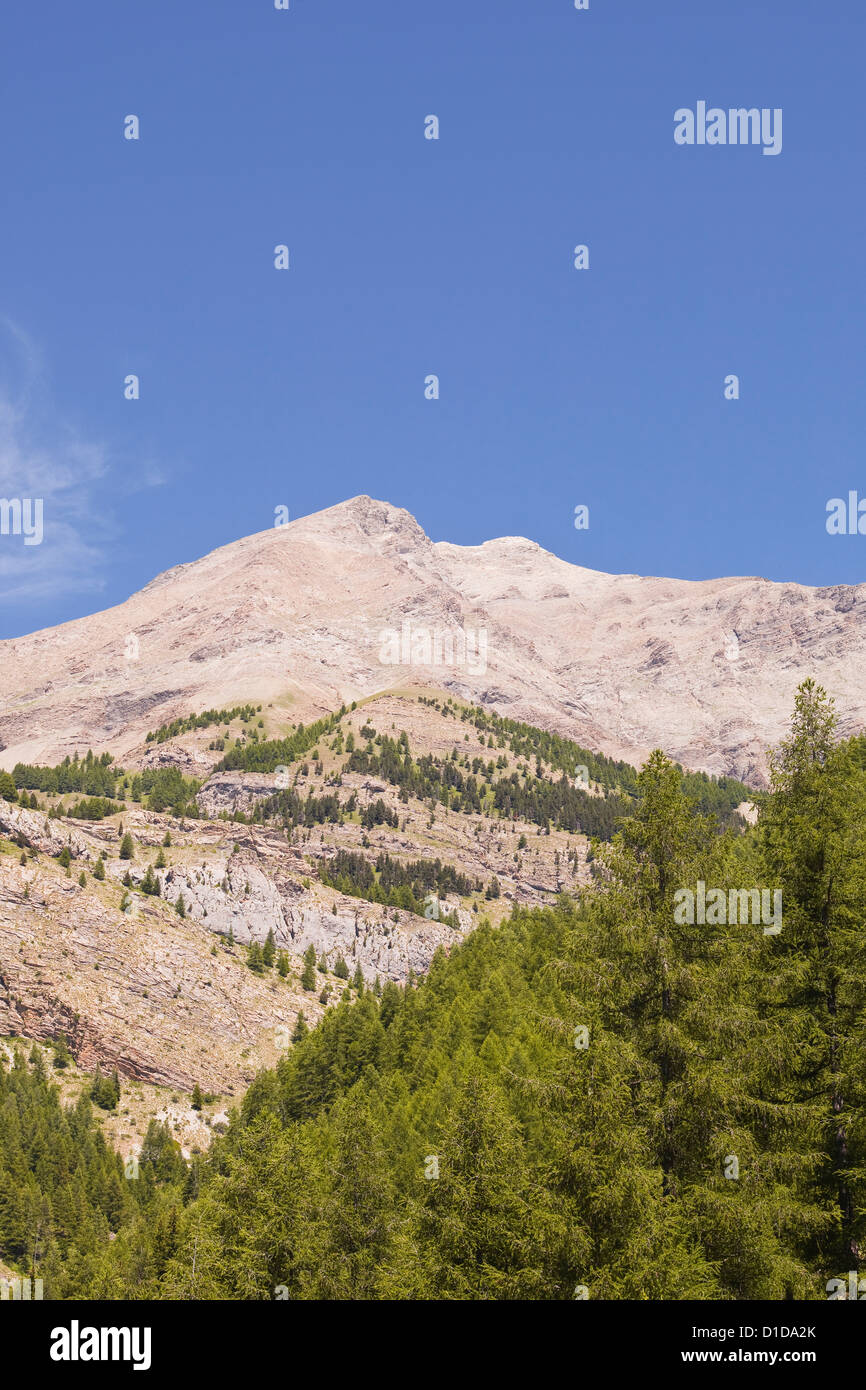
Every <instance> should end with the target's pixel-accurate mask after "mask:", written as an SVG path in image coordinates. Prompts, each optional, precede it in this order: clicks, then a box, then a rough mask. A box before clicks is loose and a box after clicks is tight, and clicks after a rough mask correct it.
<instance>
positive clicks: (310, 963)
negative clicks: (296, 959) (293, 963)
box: [301, 945, 316, 990]
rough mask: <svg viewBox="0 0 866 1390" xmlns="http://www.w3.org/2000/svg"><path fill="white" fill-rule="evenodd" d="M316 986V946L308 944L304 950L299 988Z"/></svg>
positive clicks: (307, 988) (308, 988)
mask: <svg viewBox="0 0 866 1390" xmlns="http://www.w3.org/2000/svg"><path fill="white" fill-rule="evenodd" d="M315 988H316V948H315V946H312V945H310V946H308V947H307V949H306V951H305V952H304V969H303V973H302V974H301V989H306V990H312V989H315Z"/></svg>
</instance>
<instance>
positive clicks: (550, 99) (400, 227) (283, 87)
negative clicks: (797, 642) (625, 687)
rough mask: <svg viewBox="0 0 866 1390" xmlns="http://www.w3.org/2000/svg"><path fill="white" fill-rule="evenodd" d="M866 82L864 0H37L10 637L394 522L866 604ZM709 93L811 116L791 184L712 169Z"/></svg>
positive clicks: (6, 49) (787, 132)
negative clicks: (688, 134) (219, 549)
mask: <svg viewBox="0 0 866 1390" xmlns="http://www.w3.org/2000/svg"><path fill="white" fill-rule="evenodd" d="M864 60H866V5H864V4H863V0H840V2H839V3H837V4H823V5H822V4H820V3H818V0H725V3H724V4H717V3H710V0H590V9H589V11H588V12H578V11H575V9H574V7H573V0H429V3H427V2H426V0H362V2H361V3H359V0H291V9H290V10H289V11H288V12H281V11H276V10H275V9H274V8H273V3H272V0H147V3H118V0H79V3H75V4H71V3H66V0H47V3H31V4H16V5H14V6H13V5H7V6H5V7H4V12H3V15H2V18H0V131H2V139H0V146H2V156H0V158H2V178H3V196H2V217H0V287H2V291H0V497H2V496H6V497H11V496H23V497H27V496H31V495H32V496H36V495H41V496H44V498H45V504H44V505H45V521H44V526H45V538H44V540H43V543H42V545H41V546H31V547H27V548H25V547H24V545H23V540H22V538H21V537H20V536H19V537H12V536H0V635H2V636H11V635H15V634H18V633H22V632H26V631H29V630H31V629H33V628H35V627H39V626H44V625H47V624H49V623H54V622H59V621H62V620H65V619H67V618H70V617H75V616H78V615H80V614H82V613H86V612H90V611H93V610H95V609H99V608H104V607H107V606H108V605H110V604H112V603H117V602H120V601H122V600H123V599H124V598H125V597H127V596H128V595H129V594H130V593H131V592H133V591H134V590H135V589H137V588H139V587H140V586H141V585H142V584H144V583H146V582H147V581H148V580H149V579H151V578H152V577H153V576H154V575H155V574H157V573H158V572H159V571H161V570H163V569H166V568H167V567H169V566H171V565H174V564H178V563H180V562H183V561H188V560H192V559H195V558H196V557H198V556H199V555H202V554H204V553H205V552H207V551H208V550H211V549H213V548H214V547H215V546H218V545H222V544H224V543H226V542H227V541H231V540H234V539H237V538H238V537H240V536H242V535H246V534H249V533H251V532H254V531H259V530H263V529H264V528H266V527H268V526H269V525H271V524H272V521H273V515H274V508H275V507H276V506H279V505H281V504H282V505H285V506H286V507H288V509H289V512H290V514H291V516H292V517H293V518H294V517H297V516H301V515H304V514H306V513H309V512H311V511H316V510H319V509H320V508H322V507H327V506H330V505H331V504H333V503H335V502H338V501H340V500H342V499H344V498H346V497H350V496H353V495H355V494H357V493H369V494H371V495H372V496H375V497H382V498H386V499H388V500H390V501H391V502H394V503H396V504H397V505H401V506H404V507H407V508H409V510H410V511H412V512H413V513H414V514H415V515H416V516H417V518H418V520H419V521H420V522H421V524H422V525H423V526H424V528H425V529H426V530H427V532H428V533H429V534H430V535H431V536H432V537H433V538H434V539H437V540H439V539H447V540H452V541H456V542H459V543H468V544H472V543H477V542H480V541H482V540H485V539H487V538H489V537H492V536H497V535H514V534H522V535H526V536H529V537H531V538H533V539H535V540H537V541H539V542H540V543H541V544H542V545H543V546H545V547H547V548H548V549H550V550H553V551H555V552H556V553H557V554H559V555H561V556H563V557H565V558H566V559H569V560H573V561H575V562H576V563H580V564H585V565H589V566H591V567H593V568H597V569H604V570H609V571H620V572H623V571H624V572H636V573H643V574H671V575H677V576H683V577H690V578H705V577H710V576H716V575H722V574H762V575H766V576H767V577H769V578H772V579H793V580H797V581H800V582H803V583H809V584H834V583H854V582H861V581H863V580H864V579H866V536H862V537H861V536H856V537H851V536H847V537H842V536H836V537H830V536H828V535H827V533H826V530H825V504H826V502H827V500H828V499H829V498H831V497H834V496H840V495H847V492H848V491H849V490H850V489H858V490H859V491H860V493H861V494H862V495H863V496H866V461H864V442H863V441H864V423H866V418H864V417H866V390H864V384H866V348H864V294H866V287H864V227H866V206H864V204H866V193H864V189H866V176H864V169H866V160H864V154H866V107H864V102H863V96H862V92H863V70H864ZM699 100H706V101H708V103H709V104H710V105H718V106H720V107H722V108H728V107H732V106H733V107H736V106H748V107H751V106H757V107H772V108H776V107H781V108H782V110H783V112H784V125H783V131H784V139H783V150H782V153H781V154H780V155H779V156H778V157H775V158H769V157H765V156H763V154H762V152H761V150H760V148H752V147H747V148H740V147H735V148H730V147H725V148H709V147H704V148H698V147H692V148H687V147H678V146H677V145H675V143H674V140H673V130H674V111H675V110H676V109H677V108H679V107H684V106H690V107H692V108H694V107H695V106H696V104H697V102H698V101H699ZM129 114H135V115H137V116H138V117H139V118H140V122H141V138H140V140H139V141H138V142H135V141H127V140H125V139H124V138H123V121H124V117H125V116H127V115H129ZM430 114H435V115H437V116H438V117H439V120H440V123H441V130H440V139H439V141H438V142H436V141H428V140H425V139H424V118H425V116H427V115H430ZM279 243H286V244H288V246H289V248H290V255H291V269H290V270H289V271H287V272H280V271H277V270H275V269H274V267H273V255H274V247H275V245H277V244H279ZM577 243H586V244H588V246H589V248H590V268H589V270H588V271H583V272H578V271H576V270H575V269H574V268H573V265H572V248H573V247H574V246H575V245H576V244H577ZM128 373H136V374H138V375H139V376H140V380H141V399H140V400H138V401H126V400H124V396H123V382H124V378H125V377H126V375H127V374H128ZM428 373H436V374H438V375H439V377H440V380H441V397H440V399H439V400H438V401H428V400H425V398H424V379H425V377H426V376H427V375H428ZM729 373H736V374H738V375H739V377H740V382H741V388H740V389H741V398H740V400H738V401H726V400H725V399H724V380H725V377H726V375H728V374H729ZM578 503H584V504H586V505H588V506H589V508H590V527H589V530H588V531H583V532H578V531H576V530H575V529H574V525H573V514H574V508H575V505H576V504H578Z"/></svg>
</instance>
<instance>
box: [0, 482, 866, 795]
mask: <svg viewBox="0 0 866 1390" xmlns="http://www.w3.org/2000/svg"><path fill="white" fill-rule="evenodd" d="M864 615H866V585H857V586H853V587H852V586H844V585H839V586H835V587H830V588H822V589H815V588H808V587H805V586H802V585H798V584H792V583H772V582H770V581H768V580H764V579H758V578H728V579H715V580H708V581H702V582H692V581H687V580H678V579H661V578H642V577H640V576H637V575H608V574H603V573H600V572H598V571H595V570H589V569H584V568H582V567H580V566H578V565H573V564H570V563H568V562H567V561H565V560H561V559H559V558H558V557H557V556H555V555H552V554H551V553H550V552H549V551H546V550H543V549H542V548H541V547H540V546H539V545H537V544H535V543H534V542H532V541H529V540H525V539H522V538H520V537H506V538H501V539H498V540H490V541H487V542H485V543H484V544H483V545H479V546H457V545H452V544H449V543H447V542H442V541H440V542H433V541H431V540H430V538H429V537H428V536H427V535H425V533H424V531H423V530H422V529H421V527H420V526H419V525H418V523H417V522H416V521H415V520H414V518H413V517H412V516H410V514H409V513H408V512H406V511H404V510H401V509H399V508H397V507H394V506H391V505H390V504H388V503H386V502H378V501H375V500H373V499H371V498H369V497H356V498H353V499H352V500H350V501H347V502H344V503H341V504H340V505H338V506H335V507H331V508H329V509H327V510H326V511H323V512H319V513H316V514H315V515H313V516H309V517H304V518H301V519H300V520H297V521H293V522H291V523H289V524H288V525H286V526H284V527H276V528H274V529H273V530H270V531H264V532H261V533H259V534H257V535H254V536H248V537H246V538H245V539H244V540H240V541H236V542H234V543H232V544H230V545H226V546H223V547H221V548H220V549H218V550H215V551H213V552H211V553H210V554H209V555H206V556H204V557H203V558H202V559H200V560H196V561H194V562H192V563H190V564H183V565H178V566H176V567H175V568H174V569H171V570H168V571H166V572H165V573H164V574H161V575H159V576H158V578H156V579H154V580H153V581H152V582H151V583H150V584H148V585H146V587H145V588H144V589H142V590H141V591H140V592H139V593H137V594H134V595H133V596H132V597H131V598H129V599H128V600H127V601H126V602H125V603H122V604H120V605H118V606H117V607H115V608H111V609H108V610H106V611H105V612H103V613H97V614H93V615H92V616H89V617H85V618H81V619H78V620H76V621H74V622H70V623H64V624H62V625H61V626H59V627H55V628H47V629H44V630H42V631H40V632H36V633H33V634H31V635H30V636H26V637H21V638H16V639H12V640H10V641H4V642H0V745H2V751H0V765H2V766H3V767H6V768H9V769H11V768H12V767H13V765H14V764H15V763H17V762H19V761H23V762H31V763H34V762H44V763H53V762H56V761H58V760H59V759H61V758H63V757H64V756H66V755H71V754H72V753H74V752H75V751H76V750H80V751H83V750H84V749H86V748H87V747H91V746H92V747H93V748H98V749H100V750H102V749H107V750H110V751H111V752H112V753H113V754H115V756H117V757H118V758H120V759H122V760H123V761H124V763H125V765H128V766H140V765H144V759H145V755H146V753H147V746H146V743H145V739H146V735H147V733H148V732H149V731H152V730H155V729H156V728H157V727H158V726H160V725H162V724H166V723H168V722H170V721H171V720H172V719H174V718H176V717H180V716H186V715H189V714H190V713H194V712H197V711H201V710H203V709H205V708H209V707H215V708H220V707H225V706H233V705H235V704H237V702H238V701H239V700H249V701H255V702H257V703H258V702H261V703H263V704H265V705H269V706H271V708H272V709H273V710H274V714H273V715H272V716H271V719H272V721H274V720H276V719H277V718H278V716H279V715H280V713H282V714H283V715H284V716H285V718H286V720H289V719H290V720H291V721H292V722H293V723H294V722H296V721H297V720H298V719H303V718H309V717H315V716H316V715H318V714H321V713H324V712H326V711H330V710H334V709H335V708H337V707H338V706H339V705H341V704H343V703H349V702H351V701H352V700H360V699H364V698H366V697H368V696H370V695H372V694H375V693H378V692H382V691H386V690H389V689H397V688H406V687H417V688H424V687H431V686H432V687H434V688H438V689H440V690H446V691H448V692H450V693H452V694H453V695H455V696H457V697H460V698H463V699H466V700H470V701H472V702H474V703H478V704H480V705H483V706H485V707H487V708H490V709H493V710H496V711H497V712H499V713H500V714H503V715H508V716H509V717H513V718H517V719H522V720H527V721H530V722H532V723H534V724H536V725H540V726H542V727H544V728H548V729H551V730H557V731H559V732H561V733H563V734H565V735H568V736H570V737H573V738H575V739H576V740H577V741H578V742H580V743H581V744H583V745H585V746H588V747H590V748H594V749H598V750H599V751H601V752H604V753H606V754H608V755H609V756H611V757H614V758H622V759H626V760H628V761H629V762H632V763H640V762H641V761H642V760H643V759H644V758H645V756H646V755H647V753H648V752H649V751H650V750H651V749H652V748H653V747H656V746H661V747H662V748H664V749H665V751H666V752H667V753H669V754H670V755H671V756H673V757H675V758H676V759H677V760H679V761H680V762H682V763H683V765H684V766H686V767H690V768H695V769H704V770H707V771H709V772H713V773H716V774H726V775H734V776H737V777H740V778H742V779H744V780H746V781H750V782H753V783H756V784H761V783H763V782H764V780H765V777H766V760H765V750H766V748H767V747H768V746H770V745H772V744H773V743H774V742H775V741H776V740H778V738H779V737H780V736H781V734H782V731H783V729H784V726H785V721H786V718H787V716H788V714H789V712H790V709H791V706H792V702H793V697H794V691H795V689H796V687H797V685H798V683H799V682H800V681H801V680H802V679H803V678H804V677H806V676H809V675H812V676H815V677H817V678H818V679H819V680H820V681H821V682H822V683H823V684H824V685H825V686H826V687H827V688H828V689H829V690H830V691H831V692H832V693H833V695H834V696H835V698H836V701H837V707H838V709H839V712H840V715H841V728H842V731H843V732H854V731H855V730H857V729H859V728H861V727H862V726H863V724H864V722H866V692H864V687H863V681H862V673H863V670H864V669H866V623H864ZM437 635H438V638H439V643H440V648H441V649H440V650H437V649H436V648H435V647H434V645H433V643H434V640H435V639H436V638H437ZM449 643H452V644H453V646H454V652H453V655H454V657H455V660H454V661H451V660H450V657H451V655H452V653H451V652H450V651H449ZM461 643H463V644H464V647H465V649H463V648H461ZM461 657H462V660H460V658H461ZM407 658H408V660H407Z"/></svg>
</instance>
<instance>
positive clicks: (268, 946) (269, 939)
mask: <svg viewBox="0 0 866 1390" xmlns="http://www.w3.org/2000/svg"><path fill="white" fill-rule="evenodd" d="M276 953H277V952H276V945H275V943H274V929H273V927H271V929H270V931H269V932H268V934H267V936H266V938H265V944H264V946H263V947H262V961H263V963H264V965H265V967H266V969H268V970H270V969H271V967H272V966H273V963H274V958H275V956H276Z"/></svg>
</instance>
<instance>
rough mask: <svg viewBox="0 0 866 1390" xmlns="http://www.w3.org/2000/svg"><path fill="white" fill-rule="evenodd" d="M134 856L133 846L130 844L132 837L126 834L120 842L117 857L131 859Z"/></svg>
mask: <svg viewBox="0 0 866 1390" xmlns="http://www.w3.org/2000/svg"><path fill="white" fill-rule="evenodd" d="M134 855H135V846H134V845H133V843H132V836H131V835H130V834H129V832H128V831H127V833H126V834H125V835H124V837H123V839H122V840H121V842H120V851H119V856H120V858H121V859H132V858H134Z"/></svg>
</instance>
